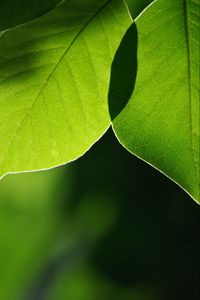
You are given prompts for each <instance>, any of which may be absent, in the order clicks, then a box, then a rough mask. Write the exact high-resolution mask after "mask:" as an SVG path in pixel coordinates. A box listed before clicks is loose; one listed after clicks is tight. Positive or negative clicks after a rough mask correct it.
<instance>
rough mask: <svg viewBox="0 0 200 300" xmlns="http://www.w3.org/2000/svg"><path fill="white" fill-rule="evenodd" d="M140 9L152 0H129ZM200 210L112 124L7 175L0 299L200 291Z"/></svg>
mask: <svg viewBox="0 0 200 300" xmlns="http://www.w3.org/2000/svg"><path fill="white" fill-rule="evenodd" d="M127 2H128V4H129V5H130V9H131V12H132V15H133V17H136V16H137V15H138V14H139V12H140V11H141V10H142V9H143V8H144V7H145V5H146V4H148V3H149V2H150V1H149V0H139V1H138V0H137V1H134V0H127ZM199 223H200V210H199V206H198V205H197V204H196V203H195V202H194V201H193V200H192V199H190V197H189V196H188V195H187V194H186V193H185V192H184V191H182V190H181V189H180V188H179V187H178V186H177V185H175V183H173V182H172V181H171V180H169V179H168V178H166V177H165V176H164V175H163V174H161V173H159V172H158V171H156V170H155V169H153V168H152V167H151V166H149V165H147V164H146V163H144V162H143V161H141V160H139V159H138V158H136V157H134V156H133V155H131V154H130V153H128V152H127V151H126V150H125V149H123V147H122V146H121V145H120V144H119V143H118V141H117V140H116V138H115V136H114V134H113V132H112V130H111V129H109V130H108V132H107V133H106V134H105V135H104V137H103V138H102V139H101V140H100V141H99V142H97V143H96V144H95V145H94V146H93V147H92V148H91V149H90V150H89V151H88V152H87V153H86V154H85V155H84V156H83V157H81V158H80V159H78V160H77V161H75V162H73V163H71V164H68V165H66V166H63V167H60V168H56V169H53V170H49V171H43V172H36V173H30V174H28V173H27V174H18V175H9V176H7V177H5V178H4V179H3V180H1V181H0V299H2V300H68V299H69V300H175V299H176V300H178V299H180V300H197V299H200V290H199V278H200V276H199V275H200V257H199V253H200V238H199Z"/></svg>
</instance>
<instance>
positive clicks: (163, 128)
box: [113, 0, 200, 202]
mask: <svg viewBox="0 0 200 300" xmlns="http://www.w3.org/2000/svg"><path fill="white" fill-rule="evenodd" d="M197 3H198V2H197V1H196V4H195V5H194V2H193V1H191V0H188V1H183V0H179V1H176V2H174V1H171V0H168V1H163V0H158V1H156V2H154V3H153V4H152V5H150V6H149V8H148V9H147V10H146V11H145V12H144V13H143V14H142V15H141V16H140V17H139V18H138V19H137V20H136V26H137V30H138V49H137V51H138V57H137V58H138V71H137V77H136V83H135V88H134V91H133V93H132V96H131V98H130V100H129V102H128V104H127V105H126V107H125V108H124V109H123V110H122V111H121V112H119V114H118V116H117V117H116V118H115V119H114V120H113V127H114V131H115V133H116V135H117V136H118V138H119V140H120V141H121V143H122V144H123V145H124V146H125V147H126V148H128V150H129V151H131V152H132V153H134V154H135V155H137V156H138V157H140V158H141V159H143V160H145V161H146V162H148V163H149V164H151V165H153V166H154V167H155V168H157V169H159V170H160V171H161V172H163V173H164V174H165V175H167V176H168V177H170V178H171V179H172V180H174V181H175V182H176V183H178V184H179V185H180V186H181V187H182V188H183V189H184V190H185V191H186V192H188V193H189V194H190V196H191V197H192V198H193V199H194V200H195V201H197V202H199V201H200V200H199V96H198V91H199V64H198V62H199V52H198V49H197V47H198V45H197V43H198V42H197V38H198V33H199V26H198V28H197V27H195V29H194V26H196V25H194V24H193V23H194V20H193V17H192V10H194V6H195V7H196V8H195V9H196V13H197V14H198V11H199V3H198V4H197ZM185 4H187V7H186V6H185ZM186 8H187V11H186ZM186 16H187V18H189V23H187V22H188V21H187V22H186ZM187 30H188V33H189V35H190V37H188V33H187ZM192 41H193V42H192ZM187 44H189V46H190V49H188V45H187ZM188 51H190V53H191V54H190V55H191V56H192V58H189V61H188ZM192 61H193V63H192ZM189 69H190V70H189ZM188 70H189V73H191V77H192V79H191V81H192V82H195V85H196V87H197V89H196V88H194V87H192V86H190V84H191V82H189V81H188V80H189V79H190V78H189V77H190V76H189V75H188V74H189V73H188ZM190 89H191V90H190ZM190 94H191V95H190ZM118 100H119V99H118ZM191 104H192V106H191Z"/></svg>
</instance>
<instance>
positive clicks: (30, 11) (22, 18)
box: [0, 0, 61, 31]
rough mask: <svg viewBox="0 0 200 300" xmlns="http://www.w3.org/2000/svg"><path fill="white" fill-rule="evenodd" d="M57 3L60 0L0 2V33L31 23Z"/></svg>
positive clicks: (8, 0)
mask: <svg viewBox="0 0 200 300" xmlns="http://www.w3.org/2000/svg"><path fill="white" fill-rule="evenodd" d="M59 2H61V0H42V1H41V0H4V1H2V0H1V1H0V31H3V30H6V29H8V28H11V27H14V26H17V25H20V24H23V23H25V22H28V21H31V20H33V19H34V18H37V17H39V16H41V15H42V14H44V13H46V12H48V11H49V10H51V9H52V8H53V7H55V5H57V4H58V3H59Z"/></svg>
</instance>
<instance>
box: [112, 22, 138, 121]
mask: <svg viewBox="0 0 200 300" xmlns="http://www.w3.org/2000/svg"><path fill="white" fill-rule="evenodd" d="M137 44H138V34H137V28H136V25H135V23H133V24H132V25H131V27H130V28H129V29H128V31H127V32H126V34H125V36H124V38H123V40H122V42H121V44H120V46H119V48H118V50H117V52H116V54H115V58H114V61H113V64H112V68H111V79H110V89H109V94H108V103H109V112H110V116H111V120H114V119H115V118H116V116H117V115H118V114H119V113H120V112H121V111H122V110H123V108H124V107H125V106H126V104H127V103H128V101H129V99H130V97H131V95H132V92H133V89H134V85H135V80H136V74H137Z"/></svg>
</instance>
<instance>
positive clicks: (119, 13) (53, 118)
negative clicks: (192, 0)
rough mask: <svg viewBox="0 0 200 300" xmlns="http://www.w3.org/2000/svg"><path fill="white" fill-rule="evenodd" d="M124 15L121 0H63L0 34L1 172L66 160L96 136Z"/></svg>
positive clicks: (105, 116) (103, 123) (105, 123)
mask: <svg viewBox="0 0 200 300" xmlns="http://www.w3.org/2000/svg"><path fill="white" fill-rule="evenodd" d="M130 23H131V20H130V16H129V14H128V12H127V9H126V7H125V6H124V4H123V2H122V1H120V0H113V1H105V0H104V1H102V0H95V1H94V0H88V1H78V0H77V1H67V2H65V3H64V4H62V5H60V6H58V7H57V8H56V9H55V10H53V11H51V12H50V13H49V14H46V15H45V16H43V17H42V18H39V19H37V20H34V21H33V22H30V23H28V24H25V25H23V26H20V27H18V28H16V29H14V30H11V31H8V32H6V33H5V34H4V35H2V36H1V37H0V137H1V141H0V176H3V175H4V174H6V173H10V172H21V171H26V170H38V169H44V168H51V167H54V166H58V165H61V164H64V163H66V162H69V161H72V160H74V159H76V158H78V157H79V156H81V155H82V154H83V153H84V152H85V151H87V150H88V149H89V148H90V147H91V145H92V144H93V143H94V142H96V141H97V140H98V139H99V138H100V137H101V136H102V134H103V133H104V132H105V131H106V130H107V128H108V127H109V125H110V116H109V111H108V101H107V93H108V88H109V78H110V68H111V63H112V60H113V57H114V53H115V51H116V49H117V47H118V46H119V43H120V41H121V38H122V36H123V35H124V33H125V31H126V30H127V28H128V27H129V25H130Z"/></svg>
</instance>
